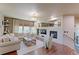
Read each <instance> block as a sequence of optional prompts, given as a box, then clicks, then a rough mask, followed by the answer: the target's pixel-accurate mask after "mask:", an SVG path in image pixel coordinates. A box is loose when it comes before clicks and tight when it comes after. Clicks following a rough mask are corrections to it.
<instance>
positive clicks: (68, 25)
mask: <svg viewBox="0 0 79 59" xmlns="http://www.w3.org/2000/svg"><path fill="white" fill-rule="evenodd" d="M74 20H75V18H74V16H64V17H63V30H64V31H67V33H64V34H65V36H64V44H65V45H67V46H69V47H71V48H73V49H74V41H73V40H74ZM71 38H72V39H71Z"/></svg>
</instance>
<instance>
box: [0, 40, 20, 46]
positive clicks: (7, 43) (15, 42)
mask: <svg viewBox="0 0 79 59" xmlns="http://www.w3.org/2000/svg"><path fill="white" fill-rule="evenodd" d="M17 43H20V41H10V42H4V43H0V47H5V46H9V45H14V44H17Z"/></svg>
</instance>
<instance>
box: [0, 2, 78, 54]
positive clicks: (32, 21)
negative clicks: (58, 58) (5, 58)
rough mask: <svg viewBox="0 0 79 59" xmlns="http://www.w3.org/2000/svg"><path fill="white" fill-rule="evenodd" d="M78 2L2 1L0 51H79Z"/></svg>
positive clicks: (20, 52)
mask: <svg viewBox="0 0 79 59" xmlns="http://www.w3.org/2000/svg"><path fill="white" fill-rule="evenodd" d="M71 6H72V7H71ZM76 6H79V4H59V3H56V4H53V3H51V4H49V3H45V4H44V3H39V4H38V3H29V4H28V3H22V4H21V3H19V4H18V3H10V4H9V3H2V4H0V54H2V55H76V54H79V53H78V52H77V50H78V47H79V45H78V35H76V36H75V35H74V34H76V33H74V32H75V30H74V29H75V27H74V26H75V24H76V23H77V21H76V19H77V20H78V17H79V16H78V8H79V7H76ZM64 7H65V8H64ZM71 9H73V10H72V11H71ZM75 21H76V23H75ZM77 27H78V26H77ZM75 37H76V38H75ZM76 42H77V43H76ZM76 48H77V50H76Z"/></svg>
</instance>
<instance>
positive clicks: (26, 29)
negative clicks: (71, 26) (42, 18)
mask: <svg viewBox="0 0 79 59" xmlns="http://www.w3.org/2000/svg"><path fill="white" fill-rule="evenodd" d="M30 31H31V29H30V27H28V26H24V28H23V33H30Z"/></svg>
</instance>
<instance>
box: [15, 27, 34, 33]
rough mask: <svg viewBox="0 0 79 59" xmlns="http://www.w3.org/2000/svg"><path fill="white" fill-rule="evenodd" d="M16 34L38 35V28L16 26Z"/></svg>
mask: <svg viewBox="0 0 79 59" xmlns="http://www.w3.org/2000/svg"><path fill="white" fill-rule="evenodd" d="M14 32H15V33H31V34H36V28H35V27H29V26H15V28H14Z"/></svg>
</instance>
